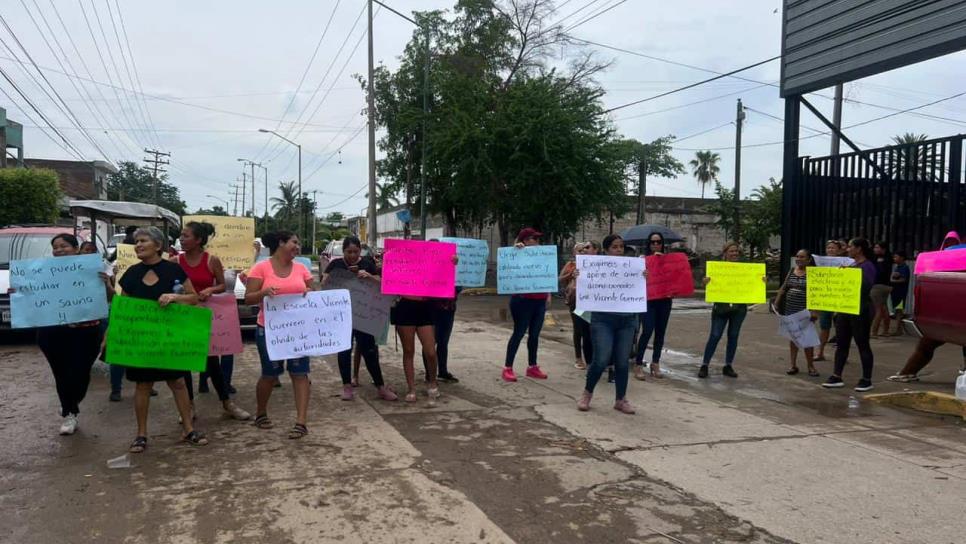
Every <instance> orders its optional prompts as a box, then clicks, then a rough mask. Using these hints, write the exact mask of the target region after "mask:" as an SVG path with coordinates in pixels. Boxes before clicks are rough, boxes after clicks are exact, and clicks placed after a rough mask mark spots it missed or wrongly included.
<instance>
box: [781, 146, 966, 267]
mask: <svg viewBox="0 0 966 544" xmlns="http://www.w3.org/2000/svg"><path fill="white" fill-rule="evenodd" d="M964 139H966V136H964V135H958V136H952V137H948V138H940V139H936V140H927V141H923V142H917V143H914V144H904V145H895V146H889V147H882V148H878V149H871V150H866V151H862V152H860V153H848V154H844V155H834V156H830V157H819V158H812V157H801V158H800V159H799V164H798V165H797V168H796V170H797V172H796V174H797V175H795V176H794V178H796V179H792V180H788V181H790V183H788V182H786V183H785V188H784V190H785V191H788V195H787V196H788V197H790V202H788V204H789V206H786V207H785V209H784V213H785V214H787V215H788V217H785V218H784V220H785V221H784V222H783V224H784V226H785V228H786V229H787V230H788V232H785V233H784V235H785V236H783V237H782V238H783V240H782V241H783V245H785V244H789V245H788V247H783V248H782V250H783V251H782V254H783V255H791V254H794V253H793V252H794V251H797V250H798V249H799V248H807V249H810V250H812V251H815V252H818V254H822V253H824V246H825V242H826V240H829V239H833V238H835V239H838V238H851V237H856V236H861V237H865V238H868V239H869V240H870V241H872V242H873V243H874V242H876V241H880V240H884V241H887V242H888V243H889V244H890V247H891V248H892V249H893V251H895V250H903V251H905V252H906V253H907V254H908V255H909V257H910V258H912V257H913V256H914V255H915V253H917V252H919V251H925V250H934V249H936V248H937V247H938V246H939V243H940V242H941V241H942V237H943V235H944V234H946V232H948V231H949V230H950V229H966V202H964V197H966V191H964V188H963V143H964ZM789 227H790V228H789ZM782 264H783V265H784V264H785V263H782ZM783 268H784V267H783Z"/></svg>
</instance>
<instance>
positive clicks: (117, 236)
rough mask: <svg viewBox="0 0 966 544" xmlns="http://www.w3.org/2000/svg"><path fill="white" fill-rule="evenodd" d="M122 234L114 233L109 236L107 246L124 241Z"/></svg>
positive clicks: (114, 245)
mask: <svg viewBox="0 0 966 544" xmlns="http://www.w3.org/2000/svg"><path fill="white" fill-rule="evenodd" d="M125 236H126V235H124V234H115V235H114V236H112V237H111V241H110V242H109V243H108V245H107V247H117V245H118V244H120V243H122V242H124V238H125Z"/></svg>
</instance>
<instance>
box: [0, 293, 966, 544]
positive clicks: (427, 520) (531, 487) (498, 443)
mask: <svg viewBox="0 0 966 544" xmlns="http://www.w3.org/2000/svg"><path fill="white" fill-rule="evenodd" d="M504 305H505V301H501V300H499V299H497V298H496V297H478V298H466V299H465V300H463V301H461V308H460V317H459V320H458V323H457V328H456V334H455V336H454V341H453V344H452V347H451V350H452V352H453V353H452V356H451V357H452V362H451V367H452V371H453V372H454V373H456V374H457V375H459V376H460V378H461V379H462V382H461V383H460V384H457V385H449V386H446V385H444V386H443V392H444V396H443V398H442V399H441V400H440V402H439V403H438V404H437V405H435V406H430V405H429V403H428V400H427V399H426V398H425V397H424V396H423V397H421V399H420V402H419V403H418V404H417V405H415V406H414V405H405V404H403V403H385V402H382V401H378V400H375V391H374V389H373V388H372V387H371V386H364V387H363V388H361V390H360V393H361V398H360V399H358V400H357V401H355V402H351V403H350V402H343V401H340V400H339V399H338V389H339V387H338V373H337V372H336V371H335V369H334V365H333V362H331V361H324V362H323V361H322V360H318V361H313V364H314V367H313V382H314V384H313V399H312V403H311V408H310V422H309V427H310V429H311V433H310V435H309V436H308V437H307V438H306V439H303V440H301V441H298V442H292V441H288V440H287V439H286V438H285V436H284V434H285V433H284V431H285V430H286V429H287V427H288V425H289V424H290V421H291V418H292V413H293V409H292V396H291V392H290V389H289V388H288V387H287V380H286V382H285V383H286V387H285V388H283V389H278V390H276V393H275V396H274V397H273V399H272V405H271V413H272V415H273V417H274V419H275V420H276V422H277V423H278V424H279V428H277V429H274V430H270V431H260V430H257V429H255V428H253V427H252V426H250V425H248V424H245V423H238V422H232V421H228V420H224V419H221V417H220V413H219V407H218V405H217V401H216V399H214V398H211V397H210V396H208V395H204V396H201V397H200V398H199V401H198V411H199V413H200V424H199V426H200V427H202V428H204V429H206V430H207V431H208V432H209V435H210V436H211V438H212V444H211V445H210V446H208V447H207V448H199V449H193V448H190V447H188V446H184V445H180V444H178V443H177V437H178V426H177V421H176V414H175V413H174V409H173V403H172V401H171V398H170V394H169V393H167V392H166V391H165V392H162V394H161V396H160V397H157V398H156V399H154V402H153V405H152V414H151V415H152V420H151V437H150V442H151V446H150V449H149V450H148V452H147V453H145V454H143V455H141V456H139V457H136V458H135V460H134V467H132V468H130V469H119V470H109V469H108V468H107V467H106V463H105V462H106V460H107V459H108V458H111V457H115V456H117V455H120V454H122V453H123V452H124V450H125V447H126V444H127V442H128V441H129V440H130V439H131V438H132V436H133V428H134V421H133V419H134V418H133V409H132V406H131V404H130V398H129V393H130V388H128V389H127V390H126V391H125V400H124V402H122V403H108V402H107V400H106V396H107V384H106V378H105V377H104V376H103V375H102V374H98V375H97V376H96V377H95V380H94V384H93V386H92V390H91V393H90V395H89V397H88V399H87V400H86V401H85V403H84V404H83V406H82V409H83V410H84V413H83V414H82V415H81V430H80V431H79V432H78V433H77V434H76V435H74V436H72V437H63V438H62V437H58V436H57V435H56V429H57V425H58V421H57V418H56V417H55V416H56V412H57V408H56V397H55V395H54V393H53V385H52V378H51V377H50V373H49V370H48V369H47V367H46V364H45V363H44V361H43V358H42V356H41V355H40V354H39V352H38V351H37V350H36V348H35V347H33V346H31V345H29V344H25V343H8V344H7V345H4V346H0V366H2V367H3V368H4V372H5V374H6V376H7V379H6V380H5V381H4V382H3V384H2V385H0V422H2V423H0V527H4V528H5V531H4V532H3V533H0V541H2V542H17V543H32V542H38V543H39V542H53V541H63V542H93V541H98V542H130V543H140V542H145V543H146V542H165V543H180V542H265V541H268V540H269V539H271V541H273V542H371V541H375V540H384V541H391V542H526V543H540V542H548V543H549V542H554V543H558V542H785V541H795V542H872V541H875V542H930V543H934V542H950V543H952V542H961V541H962V535H963V534H964V532H966V531H964V529H966V522H963V521H962V505H963V504H964V500H966V485H964V483H966V427H964V425H963V423H962V422H961V421H956V420H954V419H950V418H947V419H943V418H939V417H932V416H923V415H919V414H914V413H909V412H901V411H896V410H892V409H888V408H881V407H875V406H868V405H867V404H866V403H864V402H862V403H861V404H860V407H859V408H858V409H852V410H850V409H849V408H848V407H847V403H848V402H847V401H848V397H849V396H850V395H849V392H848V391H832V392H830V391H824V390H822V389H821V388H819V387H818V386H817V385H816V383H815V382H814V379H809V378H807V377H803V376H802V375H799V376H796V377H787V376H785V374H784V368H785V366H786V364H787V362H786V359H787V350H786V349H785V348H784V347H783V346H782V344H781V342H780V341H778V340H777V339H775V337H774V330H775V325H774V322H773V321H772V320H771V319H770V318H769V317H768V316H767V315H764V314H752V315H751V316H750V317H749V319H748V321H747V323H746V328H745V331H744V335H743V345H742V349H741V351H740V355H739V366H738V369H739V372H740V373H741V377H740V378H739V379H738V380H731V379H729V378H726V377H723V376H721V375H720V373H718V372H713V373H712V376H711V378H710V379H709V380H704V381H698V380H697V379H696V378H694V377H693V373H694V370H695V369H696V366H695V365H696V364H697V360H696V359H695V355H696V354H697V353H699V351H700V348H701V344H702V343H703V340H704V336H705V335H706V329H707V322H708V316H707V310H706V309H702V305H701V304H700V303H698V304H691V305H689V306H691V307H692V308H691V309H687V310H681V311H675V312H674V314H673V316H672V322H671V334H670V338H669V341H668V347H669V348H670V351H669V352H668V353H667V354H666V355H665V363H666V366H667V367H668V368H669V370H670V371H671V376H670V378H669V379H667V380H663V381H660V382H658V381H653V380H649V381H647V382H637V381H633V383H632V384H631V387H630V393H629V398H630V400H631V401H632V402H633V403H634V404H635V406H637V407H638V414H637V415H634V416H625V415H622V414H619V413H617V412H615V411H614V410H612V409H611V408H610V405H611V401H612V398H611V396H612V395H613V393H612V389H611V386H608V385H606V384H601V386H600V387H599V389H598V392H597V396H596V398H595V401H594V409H593V410H592V411H591V412H589V413H579V412H577V411H576V410H575V409H574V401H575V399H576V397H577V395H578V394H579V392H580V391H581V389H582V376H581V373H580V372H579V371H577V370H576V369H574V368H573V366H572V357H573V354H572V349H571V348H570V346H569V345H568V342H569V330H568V328H567V327H568V326H569V325H568V324H566V323H563V324H562V326H561V327H556V328H548V329H547V330H546V331H545V333H544V342H543V344H542V348H541V361H542V365H543V367H544V369H545V370H547V371H548V373H549V374H550V379H549V380H547V381H534V380H529V379H521V381H520V382H518V383H516V384H507V383H503V382H502V381H500V380H499V370H500V367H501V365H502V359H503V353H504V349H505V342H506V337H507V327H508V324H507V323H505V322H504V321H502V320H501V311H500V309H501V308H502V307H504ZM554 312H555V315H556V316H557V319H558V321H561V322H562V321H563V320H564V319H565V318H566V314H565V312H564V311H563V308H562V307H560V308H555V310H554ZM911 345H912V344H911V341H910V340H887V341H882V343H880V344H877V345H876V352H877V356H879V359H878V360H879V367H880V368H879V369H878V371H877V379H876V385H877V388H878V389H877V390H879V391H882V390H885V389H889V388H896V387H899V386H897V385H895V384H888V385H884V384H882V383H881V381H882V380H883V379H884V377H885V376H886V375H887V373H889V371H891V370H894V369H895V368H898V366H897V365H899V364H901V359H902V358H903V357H904V355H905V354H906V353H907V352H908V351H909V350H910V349H911ZM722 349H723V346H722ZM946 351H948V353H946V352H943V351H941V352H940V358H939V359H938V360H937V362H936V363H935V366H934V367H931V370H932V372H933V374H932V375H931V376H930V381H931V383H927V384H925V385H922V384H920V385H915V386H912V387H929V388H932V389H941V390H951V388H952V382H953V380H954V377H955V370H954V368H955V366H956V365H957V364H958V359H957V353H956V352H955V350H954V349H950V350H946ZM382 353H383V361H384V368H386V369H387V375H388V379H389V381H390V383H392V384H395V385H396V386H397V390H398V389H400V388H401V386H402V384H403V383H404V381H403V379H402V373H401V369H400V366H401V365H400V362H399V361H400V359H399V358H400V355H399V353H398V352H397V351H396V350H395V348H394V347H393V346H392V345H390V346H387V347H384V348H383V349H382ZM783 357H784V359H783ZM524 360H525V358H524V356H523V354H522V353H521V355H520V356H518V361H519V363H518V368H520V369H521V370H522V365H523V361H524ZM824 364H826V365H827V364H828V363H824ZM257 368H258V365H257V358H256V355H255V352H254V346H253V345H248V346H246V352H245V354H244V355H243V357H241V359H240V361H239V364H238V368H237V369H236V380H235V381H236V386H237V387H238V389H239V395H238V399H237V400H238V402H239V403H240V404H241V405H243V406H244V407H246V408H249V409H251V408H252V407H253V404H254V398H253V397H254V394H253V385H254V380H255V378H256V375H257ZM854 372H855V369H854V368H853V366H852V365H850V366H849V367H848V370H847V375H849V373H854ZM363 381H364V382H365V381H366V380H365V371H363ZM856 396H857V397H861V396H859V395H856Z"/></svg>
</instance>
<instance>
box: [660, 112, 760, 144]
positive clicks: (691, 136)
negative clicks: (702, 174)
mask: <svg viewBox="0 0 966 544" xmlns="http://www.w3.org/2000/svg"><path fill="white" fill-rule="evenodd" d="M746 109H747V108H746ZM733 124H735V122H734V121H728V122H727V123H722V124H720V125H718V126H716V127H712V128H709V129H705V130H702V131H701V132H695V133H694V134H691V135H688V136H685V137H683V138H675V139H674V140H672V141H671V145H672V147H673V145H674V144H676V143H678V142H683V141H684V140H690V139H691V138H697V137H698V136H701V135H702V134H707V133H709V132H714V131H716V130H718V129H720V128H724V127H727V126H731V125H733Z"/></svg>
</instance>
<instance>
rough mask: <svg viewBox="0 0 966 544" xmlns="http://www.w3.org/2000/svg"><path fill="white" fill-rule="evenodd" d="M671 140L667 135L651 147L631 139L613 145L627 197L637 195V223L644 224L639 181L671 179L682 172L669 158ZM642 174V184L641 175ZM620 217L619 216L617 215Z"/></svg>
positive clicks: (677, 163)
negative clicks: (628, 193)
mask: <svg viewBox="0 0 966 544" xmlns="http://www.w3.org/2000/svg"><path fill="white" fill-rule="evenodd" d="M672 141H674V136H672V135H667V136H664V137H662V138H658V139H656V140H654V141H652V142H651V143H647V144H645V143H641V142H639V141H637V140H633V139H621V140H617V141H616V142H614V145H615V146H617V152H618V153H619V159H618V160H619V161H620V163H621V165H622V171H623V173H624V181H625V183H626V184H627V186H628V187H629V188H630V193H631V194H635V195H637V197H638V198H637V223H638V224H640V223H643V222H644V196H646V195H642V194H641V186H642V183H641V182H642V181H645V182H646V179H647V178H654V177H659V178H673V177H676V176H677V175H678V174H683V173H684V172H685V171H686V170H685V169H684V165H683V164H681V161H679V160H677V159H675V158H674V157H673V156H671V142H672ZM642 171H643V173H644V180H642V177H641V173H642ZM618 215H620V214H618Z"/></svg>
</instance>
